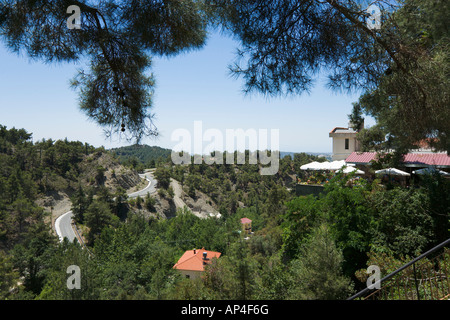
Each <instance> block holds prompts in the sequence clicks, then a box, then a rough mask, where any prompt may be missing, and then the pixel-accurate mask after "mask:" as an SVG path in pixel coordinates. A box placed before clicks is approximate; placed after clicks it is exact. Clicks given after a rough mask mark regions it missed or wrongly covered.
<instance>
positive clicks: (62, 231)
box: [55, 172, 157, 242]
mask: <svg viewBox="0 0 450 320" xmlns="http://www.w3.org/2000/svg"><path fill="white" fill-rule="evenodd" d="M139 176H140V177H141V178H143V179H146V180H147V181H148V185H147V186H146V187H145V188H144V189H142V190H139V191H136V192H133V193H130V194H128V197H129V198H137V197H138V196H141V197H144V196H146V195H147V193H150V194H152V193H155V192H156V182H157V181H156V180H155V178H154V177H153V175H152V173H151V172H146V173H143V174H139ZM72 217H73V213H72V211H69V212H66V213H64V214H62V215H61V216H59V217H58V218H57V219H56V221H55V230H56V233H57V234H58V237H59V240H60V241H63V239H64V238H67V239H68V240H69V241H70V242H73V241H74V240H75V238H76V235H75V231H74V230H73V228H72Z"/></svg>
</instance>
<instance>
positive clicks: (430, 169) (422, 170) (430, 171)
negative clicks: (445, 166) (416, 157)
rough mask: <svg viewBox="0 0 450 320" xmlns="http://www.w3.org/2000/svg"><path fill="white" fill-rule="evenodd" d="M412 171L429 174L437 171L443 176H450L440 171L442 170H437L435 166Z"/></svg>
mask: <svg viewBox="0 0 450 320" xmlns="http://www.w3.org/2000/svg"><path fill="white" fill-rule="evenodd" d="M413 173H414V174H430V175H431V174H435V173H439V174H440V175H443V176H450V173H448V172H445V171H442V170H438V169H435V168H424V169H420V170H416V171H413Z"/></svg>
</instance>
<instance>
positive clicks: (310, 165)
mask: <svg viewBox="0 0 450 320" xmlns="http://www.w3.org/2000/svg"><path fill="white" fill-rule="evenodd" d="M319 165H320V162H317V161H313V162H310V163H307V164H304V165H302V166H301V167H300V169H301V170H318V169H317V168H318V166H319Z"/></svg>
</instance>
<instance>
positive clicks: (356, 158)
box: [345, 152, 377, 163]
mask: <svg viewBox="0 0 450 320" xmlns="http://www.w3.org/2000/svg"><path fill="white" fill-rule="evenodd" d="M376 155H377V153H376V152H352V154H351V155H349V156H348V157H347V159H345V162H349V163H369V162H370V161H372V160H374V159H375V156H376Z"/></svg>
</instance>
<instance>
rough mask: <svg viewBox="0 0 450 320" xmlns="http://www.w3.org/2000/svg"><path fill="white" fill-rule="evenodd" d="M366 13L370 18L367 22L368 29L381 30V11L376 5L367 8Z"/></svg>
mask: <svg viewBox="0 0 450 320" xmlns="http://www.w3.org/2000/svg"><path fill="white" fill-rule="evenodd" d="M366 12H367V13H368V14H369V17H368V18H367V20H366V24H367V28H369V29H371V30H373V29H375V30H377V29H381V10H380V8H379V7H378V6H376V5H374V4H373V5H371V6H369V7H368V8H367V10H366Z"/></svg>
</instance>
